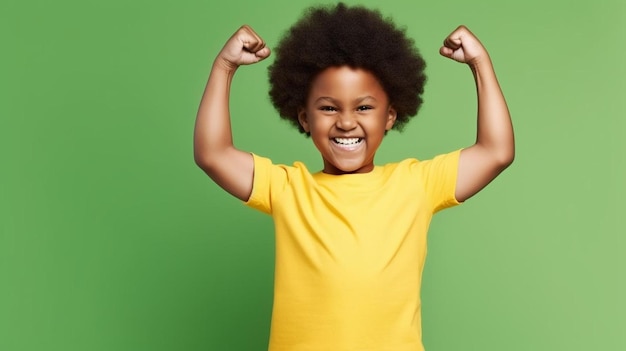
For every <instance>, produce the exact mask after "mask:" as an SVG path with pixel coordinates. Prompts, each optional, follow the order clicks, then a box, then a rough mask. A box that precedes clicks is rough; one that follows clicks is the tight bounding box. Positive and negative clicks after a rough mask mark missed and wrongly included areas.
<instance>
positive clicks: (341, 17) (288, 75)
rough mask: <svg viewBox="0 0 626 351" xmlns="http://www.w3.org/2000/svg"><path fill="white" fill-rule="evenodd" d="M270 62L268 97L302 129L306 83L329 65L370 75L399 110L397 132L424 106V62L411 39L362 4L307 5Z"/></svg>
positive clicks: (306, 91) (403, 30) (281, 115)
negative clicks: (301, 109)
mask: <svg viewBox="0 0 626 351" xmlns="http://www.w3.org/2000/svg"><path fill="white" fill-rule="evenodd" d="M274 51H275V60H274V63H272V65H270V66H269V68H268V71H269V82H270V91H269V95H270V98H271V101H272V104H273V105H274V107H275V108H276V109H277V110H278V112H279V114H280V117H281V118H283V119H286V120H288V121H290V122H291V123H292V124H293V125H294V126H296V127H297V128H298V129H299V130H300V132H301V133H305V131H304V129H302V126H301V125H300V123H299V122H298V109H299V108H302V107H304V106H305V104H306V100H307V96H308V94H309V90H310V84H311V82H312V81H313V79H314V78H315V76H316V75H317V74H319V73H320V72H321V71H323V70H324V69H326V68H328V67H336V66H343V65H347V66H350V67H352V68H362V69H365V70H367V71H369V72H371V73H373V74H374V75H375V76H376V77H377V78H378V80H379V82H380V83H381V85H382V87H383V89H384V90H385V92H386V93H387V96H388V97H389V101H390V103H391V105H392V106H393V107H394V109H395V110H396V112H397V117H396V123H395V124H394V126H393V129H396V130H399V131H401V130H402V129H403V127H404V126H405V124H406V123H407V122H408V121H409V119H410V118H411V117H413V116H415V115H416V114H417V111H418V109H419V108H420V106H421V105H422V97H421V95H422V94H423V92H424V84H425V83H426V75H425V73H424V69H425V67H426V63H425V62H424V59H423V58H422V56H421V55H420V54H419V52H418V50H417V48H416V47H415V45H414V42H413V40H412V39H411V38H408V37H407V36H406V34H405V29H404V28H398V27H396V25H395V24H394V22H393V21H392V20H391V19H390V18H383V16H382V15H381V13H380V12H379V11H378V10H371V9H368V8H365V7H362V6H354V7H348V6H346V5H345V4H343V3H338V4H336V5H334V6H328V7H326V6H320V7H311V8H309V9H307V10H306V11H305V12H304V15H303V16H302V18H300V20H298V21H297V22H296V23H295V24H294V25H293V26H292V27H291V28H290V29H289V30H288V31H287V32H286V33H285V34H284V36H283V37H282V39H281V40H280V42H279V44H278V46H277V47H276V48H275V50H274Z"/></svg>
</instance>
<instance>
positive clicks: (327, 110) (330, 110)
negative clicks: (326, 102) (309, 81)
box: [319, 106, 337, 112]
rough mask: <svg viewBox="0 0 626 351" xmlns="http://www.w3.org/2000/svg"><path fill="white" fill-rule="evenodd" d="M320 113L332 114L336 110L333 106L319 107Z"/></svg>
mask: <svg viewBox="0 0 626 351" xmlns="http://www.w3.org/2000/svg"><path fill="white" fill-rule="evenodd" d="M319 109H320V111H326V112H333V111H337V109H336V108H335V107H334V106H320V108H319Z"/></svg>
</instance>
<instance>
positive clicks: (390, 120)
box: [385, 106, 398, 130]
mask: <svg viewBox="0 0 626 351" xmlns="http://www.w3.org/2000/svg"><path fill="white" fill-rule="evenodd" d="M397 117H398V112H396V109H395V108H393V107H392V106H389V111H387V124H386V125H385V130H391V128H392V127H393V125H394V124H395V123H396V118H397Z"/></svg>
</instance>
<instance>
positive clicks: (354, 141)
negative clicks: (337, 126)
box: [333, 138, 361, 145]
mask: <svg viewBox="0 0 626 351" xmlns="http://www.w3.org/2000/svg"><path fill="white" fill-rule="evenodd" d="M333 140H335V142H336V143H337V144H342V145H354V144H358V143H359V141H361V138H333Z"/></svg>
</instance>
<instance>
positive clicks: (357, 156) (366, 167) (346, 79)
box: [298, 66, 396, 174]
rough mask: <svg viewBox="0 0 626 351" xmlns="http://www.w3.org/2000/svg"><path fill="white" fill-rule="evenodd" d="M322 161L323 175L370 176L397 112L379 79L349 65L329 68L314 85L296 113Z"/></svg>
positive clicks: (315, 80)
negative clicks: (377, 154)
mask: <svg viewBox="0 0 626 351" xmlns="http://www.w3.org/2000/svg"><path fill="white" fill-rule="evenodd" d="M298 119H299V121H300V124H301V125H302V128H304V130H305V131H306V132H309V133H310V134H311V138H312V139H313V143H314V144H315V146H316V147H317V149H318V150H319V151H320V153H321V154H322V158H323V159H324V173H329V174H345V173H366V172H370V171H372V169H373V168H374V155H375V153H376V150H377V149H378V146H379V145H380V143H381V142H382V140H383V137H384V136H385V132H386V131H388V130H389V129H391V127H392V126H393V124H394V122H395V120H396V111H395V110H394V109H393V108H392V107H391V106H390V104H389V98H388V97H387V93H385V91H384V89H383V87H382V86H381V85H380V83H379V82H378V80H377V79H376V77H375V76H374V75H373V74H371V73H370V72H368V71H365V70H362V69H353V68H350V67H347V66H341V67H330V68H327V69H326V70H324V71H322V72H321V73H320V74H319V75H318V76H317V77H316V78H315V79H314V80H313V82H312V84H311V90H310V92H309V96H308V99H307V102H306V106H305V107H304V108H302V109H301V110H300V112H299V114H298Z"/></svg>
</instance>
